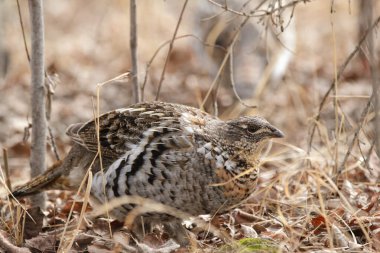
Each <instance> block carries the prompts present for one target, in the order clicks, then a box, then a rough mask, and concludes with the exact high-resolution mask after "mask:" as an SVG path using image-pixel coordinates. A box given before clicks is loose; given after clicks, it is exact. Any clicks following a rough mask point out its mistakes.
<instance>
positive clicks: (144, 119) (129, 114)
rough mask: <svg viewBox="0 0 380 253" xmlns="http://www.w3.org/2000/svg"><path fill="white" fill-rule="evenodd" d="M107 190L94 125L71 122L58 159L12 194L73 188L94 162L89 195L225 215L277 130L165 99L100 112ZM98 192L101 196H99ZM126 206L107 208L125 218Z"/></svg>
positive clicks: (251, 180)
mask: <svg viewBox="0 0 380 253" xmlns="http://www.w3.org/2000/svg"><path fill="white" fill-rule="evenodd" d="M99 126H100V127H99V142H100V146H101V153H102V162H103V167H104V168H105V172H104V176H105V182H106V185H105V191H104V189H103V183H102V180H103V178H102V173H101V172H100V171H99V168H100V166H99V164H100V163H99V158H98V156H97V152H98V138H97V132H96V131H97V130H96V122H95V121H94V120H91V121H89V122H87V123H84V124H75V125H72V126H70V127H69V128H68V130H67V134H68V135H69V136H70V137H71V138H72V139H73V141H74V142H75V143H74V145H73V147H72V149H71V151H70V153H69V154H68V155H67V157H66V158H65V159H64V161H63V162H62V164H60V165H59V166H55V167H54V168H52V169H50V170H49V171H47V172H46V173H45V174H44V175H42V176H40V177H38V178H36V179H34V180H32V181H31V182H30V183H27V184H26V185H24V186H22V187H20V188H18V189H16V190H15V192H13V194H14V196H16V197H22V196H27V195H30V194H34V193H36V192H39V191H41V190H44V189H53V188H55V189H72V190H74V189H77V187H78V186H79V184H80V182H81V180H82V179H83V178H84V175H85V172H86V170H87V169H88V168H89V166H90V164H91V163H92V161H93V160H94V159H95V163H94V164H93V166H92V170H93V173H94V178H93V183H92V190H91V194H92V196H93V197H94V198H95V199H96V200H97V201H99V202H101V203H102V202H104V201H105V198H108V199H112V198H115V197H119V196H123V195H138V196H141V197H145V198H150V199H153V200H156V201H158V202H161V203H163V204H166V205H169V206H172V207H175V208H178V209H180V210H182V211H185V212H187V213H189V214H192V215H200V214H209V213H211V214H214V213H216V212H225V211H226V210H228V209H229V208H230V207H232V206H233V205H235V204H237V203H239V202H241V201H242V200H244V199H245V198H246V197H247V196H248V195H249V194H250V193H252V191H253V190H254V189H255V187H254V186H255V182H256V178H257V173H258V167H257V164H258V156H259V154H260V151H261V149H262V147H263V144H264V143H265V141H266V140H268V139H270V138H278V137H282V136H283V134H282V133H281V131H279V130H278V129H276V128H275V127H273V126H272V125H270V124H269V123H268V122H267V121H266V120H264V119H263V118H260V117H240V118H238V119H234V120H230V121H226V122H224V121H222V120H220V119H218V118H217V117H214V116H212V115H210V114H207V113H205V112H203V111H201V110H198V109H195V108H192V107H188V106H184V105H177V104H169V103H163V102H151V103H140V104H135V105H132V106H130V107H128V108H125V109H118V110H115V111H111V112H108V113H106V114H104V115H102V116H100V117H99ZM104 193H105V195H106V196H104ZM131 209H132V206H131V205H123V206H122V207H120V208H117V209H115V210H113V214H114V215H115V217H117V218H118V219H123V218H124V217H125V215H126V214H127V213H128V211H130V210H131Z"/></svg>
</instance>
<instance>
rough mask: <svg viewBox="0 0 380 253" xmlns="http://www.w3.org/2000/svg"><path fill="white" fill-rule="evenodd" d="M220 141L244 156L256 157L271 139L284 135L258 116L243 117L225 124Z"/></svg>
mask: <svg viewBox="0 0 380 253" xmlns="http://www.w3.org/2000/svg"><path fill="white" fill-rule="evenodd" d="M222 132H223V133H222V138H224V140H222V141H223V142H225V143H228V144H229V145H232V146H233V147H234V148H235V149H237V150H239V151H240V152H243V153H244V154H246V155H254V156H255V155H258V154H259V153H260V151H261V149H262V148H263V145H264V144H265V143H266V141H268V140H269V139H271V138H282V137H284V134H283V133H282V132H281V131H280V130H279V129H277V128H276V127H274V126H272V125H271V124H270V123H269V122H268V121H266V120H265V119H264V118H262V117H258V116H245V117H240V118H237V119H233V120H229V121H227V122H225V125H224V127H222Z"/></svg>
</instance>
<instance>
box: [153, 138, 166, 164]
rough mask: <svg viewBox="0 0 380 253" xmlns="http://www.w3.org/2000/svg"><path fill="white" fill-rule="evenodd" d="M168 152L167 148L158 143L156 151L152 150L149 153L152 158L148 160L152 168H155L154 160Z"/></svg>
mask: <svg viewBox="0 0 380 253" xmlns="http://www.w3.org/2000/svg"><path fill="white" fill-rule="evenodd" d="M166 150H168V148H167V147H166V146H165V145H164V144H162V143H159V144H157V150H155V149H153V150H152V151H151V153H152V157H151V158H150V162H151V163H152V166H153V167H156V165H157V163H156V160H157V159H158V158H159V157H160V156H161V155H162V154H163V153H164V152H165V151H166Z"/></svg>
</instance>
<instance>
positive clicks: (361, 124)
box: [337, 96, 374, 176]
mask: <svg viewBox="0 0 380 253" xmlns="http://www.w3.org/2000/svg"><path fill="white" fill-rule="evenodd" d="M373 98H374V96H371V97H370V99H368V102H367V104H366V106H365V107H364V110H363V112H362V114H361V119H360V124H359V126H358V128H357V129H356V131H355V133H354V137H353V138H352V140H351V142H350V144H349V145H348V148H347V152H346V155H345V156H344V159H343V161H342V163H341V164H340V166H339V169H338V174H337V176H338V175H339V174H340V173H341V172H342V171H343V169H344V165H345V164H346V162H347V159H348V157H349V156H350V155H351V151H352V148H353V147H354V144H355V142H356V140H357V139H358V136H359V133H360V130H361V129H362V128H363V125H364V121H365V119H366V117H367V115H368V112H369V109H370V106H371V104H372V102H373Z"/></svg>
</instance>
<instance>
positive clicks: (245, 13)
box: [207, 0, 311, 18]
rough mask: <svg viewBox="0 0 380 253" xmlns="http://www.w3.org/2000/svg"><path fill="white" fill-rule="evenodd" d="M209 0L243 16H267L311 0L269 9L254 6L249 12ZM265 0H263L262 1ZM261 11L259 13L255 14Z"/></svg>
mask: <svg viewBox="0 0 380 253" xmlns="http://www.w3.org/2000/svg"><path fill="white" fill-rule="evenodd" d="M207 1H209V2H210V3H211V4H213V5H215V6H217V7H219V8H221V9H223V10H225V11H228V12H231V13H233V14H236V15H239V16H243V17H251V18H252V17H264V16H269V15H272V14H273V13H275V12H277V11H280V10H283V9H286V8H289V7H292V6H293V7H294V6H296V5H297V4H299V3H301V2H302V3H306V2H310V1H311V0H294V1H292V2H290V3H288V4H285V5H282V6H279V7H276V8H273V7H272V9H271V10H269V11H268V10H258V9H257V8H255V9H254V10H252V11H249V12H242V11H237V10H234V9H231V8H229V7H228V6H227V4H220V3H218V2H215V1H214V0H207ZM263 2H265V1H263ZM263 2H261V3H260V5H259V6H261V5H262V4H263ZM246 5H247V4H245V5H244V6H243V7H245V6H246ZM259 12H261V13H260V14H257V13H259Z"/></svg>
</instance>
